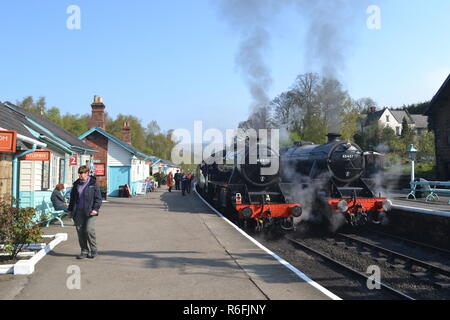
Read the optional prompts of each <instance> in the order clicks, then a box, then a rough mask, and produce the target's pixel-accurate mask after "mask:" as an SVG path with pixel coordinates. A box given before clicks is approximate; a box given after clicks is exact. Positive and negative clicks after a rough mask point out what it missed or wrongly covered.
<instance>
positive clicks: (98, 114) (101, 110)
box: [90, 96, 105, 130]
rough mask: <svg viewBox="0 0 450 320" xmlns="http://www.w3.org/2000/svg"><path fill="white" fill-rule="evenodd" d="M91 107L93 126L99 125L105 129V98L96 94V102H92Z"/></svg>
mask: <svg viewBox="0 0 450 320" xmlns="http://www.w3.org/2000/svg"><path fill="white" fill-rule="evenodd" d="M91 108H92V115H91V121H90V125H91V128H93V127H97V128H100V129H103V130H105V105H104V104H103V98H102V97H99V96H94V103H93V104H91Z"/></svg>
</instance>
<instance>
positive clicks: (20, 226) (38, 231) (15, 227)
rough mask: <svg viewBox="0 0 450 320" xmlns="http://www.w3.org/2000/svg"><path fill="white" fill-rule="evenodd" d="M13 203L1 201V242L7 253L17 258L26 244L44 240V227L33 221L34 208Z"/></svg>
mask: <svg viewBox="0 0 450 320" xmlns="http://www.w3.org/2000/svg"><path fill="white" fill-rule="evenodd" d="M11 203H14V202H13V201H9V202H7V201H0V243H2V244H4V251H5V253H7V254H9V256H10V258H11V259H16V257H17V254H18V253H19V252H20V250H22V248H23V247H24V245H26V244H30V243H36V242H40V241H41V240H42V228H41V226H40V225H39V224H38V223H36V222H33V217H34V214H35V211H36V210H35V209H34V208H16V207H13V206H12V205H11Z"/></svg>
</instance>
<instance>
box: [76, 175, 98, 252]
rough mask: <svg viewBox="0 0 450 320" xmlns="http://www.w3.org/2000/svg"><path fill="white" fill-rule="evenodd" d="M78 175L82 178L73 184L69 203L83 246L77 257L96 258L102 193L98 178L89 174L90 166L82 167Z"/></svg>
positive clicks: (79, 239) (80, 242)
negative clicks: (96, 226) (96, 234)
mask: <svg viewBox="0 0 450 320" xmlns="http://www.w3.org/2000/svg"><path fill="white" fill-rule="evenodd" d="M78 175H79V177H80V178H79V179H78V180H77V181H75V182H74V184H73V188H72V191H71V193H70V204H69V216H72V217H73V220H74V221H75V226H76V228H77V233H78V242H79V244H80V247H81V254H80V255H79V256H77V259H84V258H91V259H94V258H95V257H96V256H97V238H96V236H95V221H96V220H97V217H98V214H99V210H100V207H101V205H102V194H101V192H100V187H99V186H98V184H97V180H96V178H95V177H94V176H89V167H87V166H82V167H80V168H79V169H78ZM88 244H89V247H88Z"/></svg>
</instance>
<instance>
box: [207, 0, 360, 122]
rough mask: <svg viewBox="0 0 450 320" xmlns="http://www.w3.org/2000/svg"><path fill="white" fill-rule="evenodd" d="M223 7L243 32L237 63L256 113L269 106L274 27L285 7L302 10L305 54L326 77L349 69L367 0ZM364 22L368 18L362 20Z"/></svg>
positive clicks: (247, 1) (291, 0) (240, 0)
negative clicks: (269, 58)
mask: <svg viewBox="0 0 450 320" xmlns="http://www.w3.org/2000/svg"><path fill="white" fill-rule="evenodd" d="M215 3H217V4H218V8H219V12H220V14H221V16H222V17H223V18H224V19H225V21H226V22H227V23H228V24H229V25H230V26H231V27H232V28H233V31H235V32H238V34H239V35H240V37H241V44H240V47H239V50H238V52H237V54H236V65H237V67H238V69H239V71H240V72H242V74H243V76H244V79H245V81H246V83H247V85H248V87H249V91H250V93H251V96H252V99H253V101H252V105H251V113H252V114H253V113H254V112H255V111H257V109H258V108H263V107H266V106H267V105H268V103H269V102H270V98H269V95H268V90H269V89H270V87H271V85H272V82H273V79H272V74H271V70H270V67H269V66H268V64H267V62H266V55H267V54H268V52H269V51H270V50H271V35H270V29H271V27H272V25H273V24H274V21H275V20H276V18H277V16H278V15H279V13H280V12H281V11H282V10H296V11H297V12H298V13H299V21H300V19H301V20H302V21H304V22H306V23H307V29H308V32H307V36H306V39H305V43H304V50H303V55H304V57H305V60H306V64H307V65H311V64H315V65H317V66H318V67H319V69H320V70H321V72H322V73H323V75H324V76H326V77H334V78H338V73H339V71H340V70H342V69H344V68H345V62H346V59H347V56H348V54H349V52H350V50H351V47H352V42H353V39H354V34H355V33H353V34H352V33H351V32H350V31H351V30H352V28H353V27H354V23H355V22H356V21H357V20H356V17H358V16H360V17H364V14H365V12H366V10H365V8H367V5H368V4H369V2H368V1H367V0H361V1H360V0H358V1H354V0H353V1H352V0H333V1H330V0H315V1H311V0H220V1H217V2H215ZM361 22H362V23H363V19H361Z"/></svg>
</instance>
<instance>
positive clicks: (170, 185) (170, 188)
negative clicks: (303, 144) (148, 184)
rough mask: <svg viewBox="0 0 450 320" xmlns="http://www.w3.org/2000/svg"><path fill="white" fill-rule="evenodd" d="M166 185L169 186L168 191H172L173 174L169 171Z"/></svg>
mask: <svg viewBox="0 0 450 320" xmlns="http://www.w3.org/2000/svg"><path fill="white" fill-rule="evenodd" d="M167 186H168V187H169V192H172V187H173V174H172V172H169V175H168V176H167Z"/></svg>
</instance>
